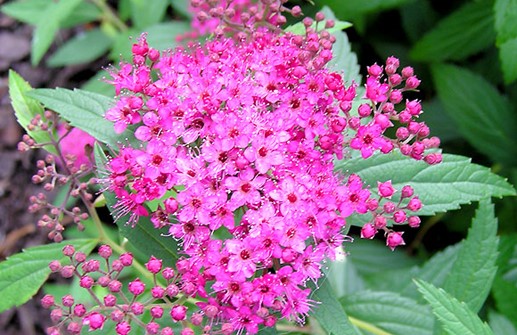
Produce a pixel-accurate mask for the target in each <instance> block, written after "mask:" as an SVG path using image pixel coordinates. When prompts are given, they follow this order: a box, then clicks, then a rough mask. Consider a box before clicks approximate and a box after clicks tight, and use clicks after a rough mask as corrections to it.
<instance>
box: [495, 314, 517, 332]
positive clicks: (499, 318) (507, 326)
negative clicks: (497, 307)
mask: <svg viewBox="0 0 517 335" xmlns="http://www.w3.org/2000/svg"><path fill="white" fill-rule="evenodd" d="M488 320H489V324H490V328H492V330H493V331H494V334H495V335H517V329H516V328H515V327H514V325H513V324H512V323H511V322H510V320H508V318H506V317H505V316H503V315H501V314H499V313H496V312H494V311H490V312H489V313H488Z"/></svg>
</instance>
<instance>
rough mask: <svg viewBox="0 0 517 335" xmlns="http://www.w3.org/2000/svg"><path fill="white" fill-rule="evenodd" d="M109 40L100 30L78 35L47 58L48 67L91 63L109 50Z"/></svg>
mask: <svg viewBox="0 0 517 335" xmlns="http://www.w3.org/2000/svg"><path fill="white" fill-rule="evenodd" d="M111 43H112V40H111V38H109V37H108V36H106V34H104V33H103V32H102V31H101V30H100V29H98V28H96V29H92V30H90V31H87V32H86V33H84V34H79V35H77V36H75V37H74V38H72V39H71V40H69V41H67V42H66V43H65V44H63V45H62V46H61V47H60V48H59V49H58V50H57V51H56V52H55V53H54V54H53V55H52V57H50V58H49V60H48V62H47V64H48V65H49V66H64V65H70V64H81V63H87V62H90V61H93V60H95V59H97V58H99V57H100V56H102V55H103V54H104V53H105V52H106V51H108V49H109V48H110V46H111Z"/></svg>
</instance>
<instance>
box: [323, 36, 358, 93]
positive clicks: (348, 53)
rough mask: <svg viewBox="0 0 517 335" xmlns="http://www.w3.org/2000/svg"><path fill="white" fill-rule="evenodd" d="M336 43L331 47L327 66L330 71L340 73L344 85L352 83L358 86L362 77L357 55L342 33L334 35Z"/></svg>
mask: <svg viewBox="0 0 517 335" xmlns="http://www.w3.org/2000/svg"><path fill="white" fill-rule="evenodd" d="M334 36H335V37H336V42H335V43H334V44H333V45H332V54H333V57H332V60H331V61H330V62H329V63H328V64H327V68H328V69H329V70H330V71H333V72H338V73H342V75H343V80H344V81H345V83H346V85H351V84H352V82H355V83H356V84H360V83H361V82H362V76H361V74H360V71H361V67H360V66H359V64H358V63H357V55H356V54H355V52H353V51H352V45H351V44H350V41H349V40H348V36H347V34H346V33H344V32H336V33H334Z"/></svg>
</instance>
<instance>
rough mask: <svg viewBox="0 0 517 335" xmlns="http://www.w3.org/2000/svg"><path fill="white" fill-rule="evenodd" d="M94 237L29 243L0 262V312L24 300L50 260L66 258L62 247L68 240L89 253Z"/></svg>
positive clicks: (44, 275) (35, 287) (41, 280)
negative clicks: (26, 246)
mask: <svg viewBox="0 0 517 335" xmlns="http://www.w3.org/2000/svg"><path fill="white" fill-rule="evenodd" d="M97 242H98V241H97V240H95V239H81V240H69V241H66V242H61V243H53V244H48V245H42V246H37V247H32V248H28V249H26V250H24V251H23V252H21V253H18V254H15V255H13V256H11V257H9V258H7V260H5V261H3V262H1V263H0V296H1V297H2V299H0V313H1V312H3V311H5V310H7V309H9V308H11V307H14V306H20V305H21V304H24V303H25V302H27V301H28V300H29V299H30V298H31V297H32V296H33V295H34V294H36V292H37V291H38V290H39V288H40V287H41V285H43V283H44V282H45V281H46V280H47V277H48V276H49V274H50V269H49V268H48V265H49V263H50V262H51V261H53V260H60V261H61V262H65V261H66V259H67V258H66V257H64V256H63V254H62V251H61V250H62V249H63V247H64V246H65V245H67V244H72V245H73V246H74V247H75V249H76V250H77V251H82V252H84V253H86V254H89V253H90V252H91V251H92V250H93V248H94V247H95V246H96V244H97Z"/></svg>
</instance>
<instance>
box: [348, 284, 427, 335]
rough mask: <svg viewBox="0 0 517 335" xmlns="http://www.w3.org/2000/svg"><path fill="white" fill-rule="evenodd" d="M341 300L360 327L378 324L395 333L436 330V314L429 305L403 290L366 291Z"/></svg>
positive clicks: (424, 334) (393, 334) (419, 334)
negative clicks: (410, 296)
mask: <svg viewBox="0 0 517 335" xmlns="http://www.w3.org/2000/svg"><path fill="white" fill-rule="evenodd" d="M340 302H341V305H342V306H343V308H344V309H345V311H346V313H347V314H348V316H349V317H351V318H352V321H353V322H354V324H355V325H356V326H357V327H358V328H359V329H364V330H369V329H368V328H369V327H375V328H377V329H379V330H381V331H384V332H386V334H391V335H407V334H418V335H432V334H433V328H434V318H433V316H432V315H431V313H429V312H430V310H429V307H427V306H422V305H419V304H418V303H417V302H416V301H414V300H412V299H409V298H406V297H402V296H401V295H399V294H396V293H393V292H374V291H362V292H359V293H356V294H350V295H346V296H345V297H343V298H341V299H340ZM370 332H372V331H370ZM379 333H380V332H379ZM376 334H378V333H376Z"/></svg>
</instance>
